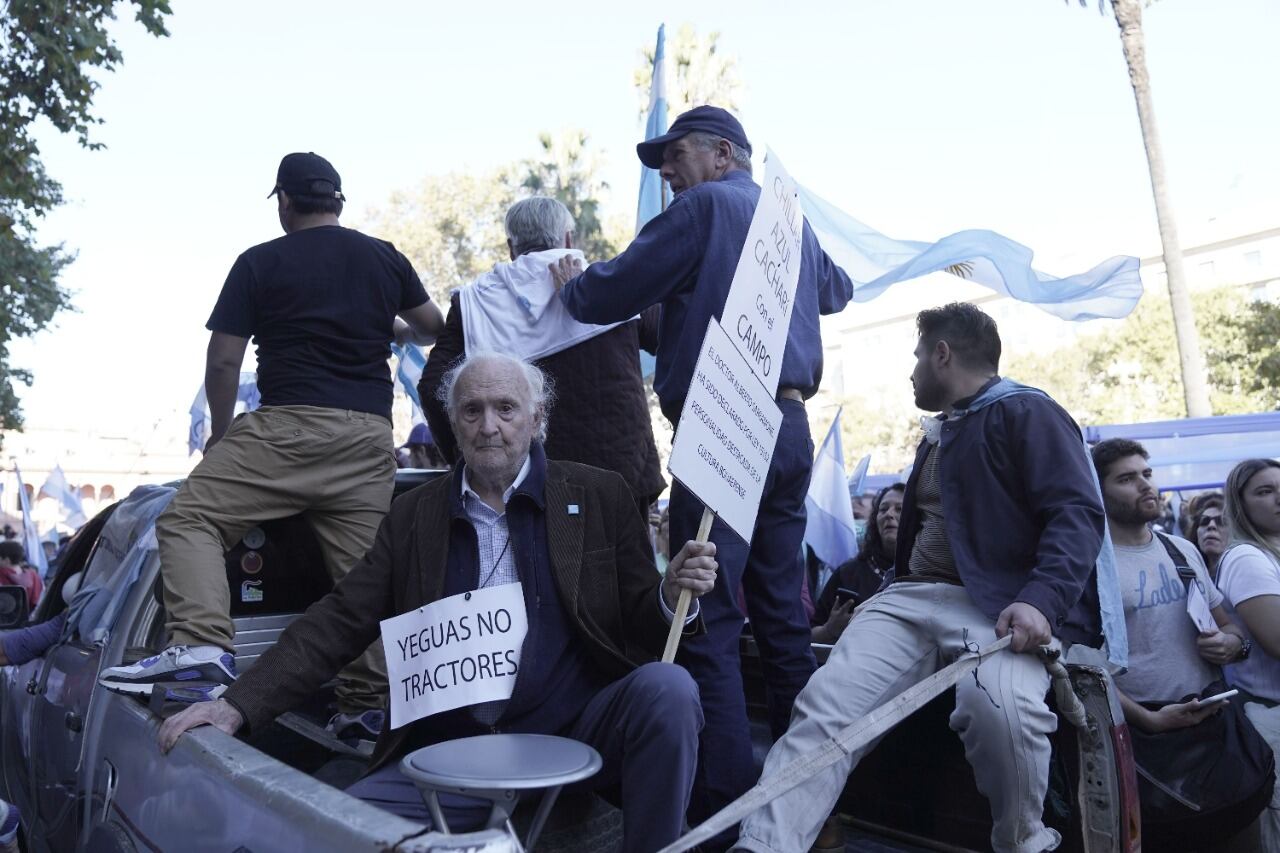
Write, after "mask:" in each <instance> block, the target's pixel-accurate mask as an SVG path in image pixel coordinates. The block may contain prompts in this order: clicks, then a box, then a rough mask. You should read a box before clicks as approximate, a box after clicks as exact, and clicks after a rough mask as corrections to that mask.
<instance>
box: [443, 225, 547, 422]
mask: <svg viewBox="0 0 1280 853" xmlns="http://www.w3.org/2000/svg"><path fill="white" fill-rule="evenodd" d="M558 203H559V202H557V204H558ZM483 363H489V364H495V363H496V364H505V365H508V366H512V367H515V368H517V369H518V370H519V371H520V375H522V376H523V377H524V378H525V381H526V382H527V383H528V388H529V402H530V404H531V405H532V406H533V410H534V412H535V413H536V414H537V415H538V426H537V429H536V430H534V434H533V438H534V440H535V441H542V442H545V441H546V440H547V417H548V416H549V415H550V414H551V404H552V403H554V402H555V387H554V383H553V382H552V381H551V377H549V376H547V374H546V373H544V372H543V371H542V369H541V368H538V367H534V366H533V365H532V364H530V363H529V362H527V361H525V360H523V359H519V358H516V357H515V356H513V355H507V354H506V353H501V352H494V351H492V350H480V351H478V352H473V353H471V354H470V355H466V356H463V357H462V358H460V359H458V360H457V361H455V362H454V363H453V365H452V366H451V367H450V368H449V370H448V371H447V372H446V373H445V375H444V376H443V377H441V379H440V388H439V389H438V390H437V391H436V399H437V400H439V401H440V403H441V404H442V405H443V406H444V410H445V413H446V414H448V416H449V424H450V425H451V426H455V430H454V431H455V432H456V431H457V430H456V423H455V418H454V415H455V414H456V409H457V405H458V380H460V379H462V375H463V374H464V373H466V372H467V370H468V369H470V368H472V367H474V366H476V365H479V364H483Z"/></svg>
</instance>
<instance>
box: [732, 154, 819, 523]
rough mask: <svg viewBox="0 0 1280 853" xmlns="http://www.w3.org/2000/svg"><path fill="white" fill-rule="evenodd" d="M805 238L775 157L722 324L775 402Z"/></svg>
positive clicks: (796, 200)
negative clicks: (774, 397) (801, 247)
mask: <svg viewBox="0 0 1280 853" xmlns="http://www.w3.org/2000/svg"><path fill="white" fill-rule="evenodd" d="M803 233H804V217H803V215H802V213H801V210H800V196H799V189H798V187H797V186H796V182H795V181H794V180H792V178H791V176H790V175H789V174H787V170H786V169H785V168H783V166H782V163H781V162H780V161H779V160H778V157H777V155H776V154H774V153H773V152H772V151H769V152H768V153H767V155H766V157H765V164H764V186H763V188H762V189H761V191H760V202H759V204H757V205H756V211H755V213H754V214H753V215H752V217H751V226H750V227H749V228H748V229H747V241H746V243H744V244H743V247H742V254H741V255H739V256H738V266H737V268H736V269H735V270H734V273H733V283H732V284H731V285H730V286H729V296H728V297H727V298H726V299H725V302H724V310H723V311H721V312H720V324H721V325H722V326H724V328H725V331H726V332H728V333H729V334H730V335H731V336H732V337H733V343H734V345H735V346H736V347H737V348H738V351H739V352H741V353H742V357H743V358H744V359H746V361H747V364H748V365H750V367H751V370H752V372H753V373H755V375H756V377H757V378H759V380H760V383H761V384H762V385H764V387H765V390H766V391H768V393H769V396H770V397H772V396H773V395H774V394H777V393H778V376H779V374H780V373H781V372H782V356H783V353H784V352H785V351H786V348H787V333H788V332H789V330H790V328H791V309H792V307H793V305H794V303H795V296H796V284H797V283H798V282H799V281H800V254H801V252H800V246H801V237H802V236H803ZM746 538H748V539H749V538H750V536H747V537H746Z"/></svg>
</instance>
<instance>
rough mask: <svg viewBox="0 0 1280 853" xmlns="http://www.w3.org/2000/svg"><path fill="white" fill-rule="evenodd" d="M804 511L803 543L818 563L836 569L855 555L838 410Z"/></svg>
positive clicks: (815, 465) (816, 463) (820, 453)
mask: <svg viewBox="0 0 1280 853" xmlns="http://www.w3.org/2000/svg"><path fill="white" fill-rule="evenodd" d="M841 411H843V409H842V410H841ZM868 462H870V460H868ZM804 509H805V514H806V516H807V518H806V520H805V528H804V541H805V543H806V544H807V545H808V546H809V547H810V548H811V549H813V553H815V554H817V555H818V559H819V560H821V561H822V562H824V563H826V564H827V565H828V566H838V565H840V564H841V563H843V562H844V561H845V560H848V559H850V558H852V557H853V556H854V555H856V554H857V553H858V529H857V528H856V527H855V526H854V524H853V507H852V506H851V505H850V503H849V480H848V479H847V478H846V477H845V473H844V447H843V446H842V443H841V441H840V412H839V411H837V412H836V417H835V420H833V421H832V422H831V429H829V430H827V437H826V438H825V439H823V441H822V447H821V448H819V450H818V456H817V458H816V459H814V460H813V475H812V477H810V479H809V494H808V495H806V496H805V499H804Z"/></svg>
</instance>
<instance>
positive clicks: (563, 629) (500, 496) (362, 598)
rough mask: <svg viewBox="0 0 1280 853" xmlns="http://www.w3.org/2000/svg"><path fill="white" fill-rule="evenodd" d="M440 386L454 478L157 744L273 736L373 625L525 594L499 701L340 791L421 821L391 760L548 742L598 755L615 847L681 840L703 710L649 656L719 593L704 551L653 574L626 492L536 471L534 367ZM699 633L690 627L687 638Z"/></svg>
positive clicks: (462, 374)
mask: <svg viewBox="0 0 1280 853" xmlns="http://www.w3.org/2000/svg"><path fill="white" fill-rule="evenodd" d="M446 387H447V389H448V391H447V393H446V395H445V399H446V404H447V407H448V410H449V417H450V419H451V421H452V424H453V428H454V432H455V434H456V435H457V436H458V438H459V444H460V447H461V449H462V457H463V464H462V465H460V466H458V467H457V468H456V469H455V470H454V472H453V474H452V476H451V477H442V478H440V479H437V480H434V481H432V482H430V483H428V484H426V485H424V486H421V487H419V488H418V489H415V490H414V491H413V492H410V493H408V494H406V495H404V496H403V497H401V498H400V499H399V500H398V501H396V502H395V504H394V505H393V506H392V508H391V512H390V514H389V515H388V516H387V519H386V521H385V522H384V523H383V525H382V527H381V529H380V530H379V531H378V535H377V538H376V540H375V542H374V545H373V549H372V550H371V551H370V552H369V554H368V555H367V556H366V557H365V558H364V560H363V561H362V562H361V563H360V564H359V565H358V566H356V567H355V568H354V569H353V570H352V571H351V572H350V573H349V574H348V575H347V576H346V577H345V578H343V580H342V581H341V582H340V583H339V584H338V586H337V587H336V588H335V589H334V591H333V592H332V593H330V594H329V595H328V596H327V597H325V598H324V599H322V600H321V601H320V602H319V603H318V604H316V605H315V606H313V607H312V608H311V609H310V610H308V611H307V613H306V615H305V616H303V617H302V618H301V619H299V620H297V621H296V622H294V623H293V624H292V625H291V626H290V627H289V629H288V630H287V631H285V633H284V634H283V635H282V636H281V638H280V640H279V642H278V643H277V644H276V645H275V646H274V647H273V648H272V649H271V650H270V651H268V652H267V653H266V654H264V655H263V656H262V657H261V658H260V659H259V660H258V662H257V663H256V664H255V665H254V667H253V668H252V669H250V670H249V671H248V672H246V673H245V674H244V675H243V676H241V677H240V679H239V680H238V681H237V682H236V683H235V684H234V685H232V686H231V687H230V688H228V690H227V692H226V693H225V694H223V697H222V698H221V699H219V700H217V701H214V702H208V703H201V704H199V705H195V706H192V707H191V708H190V709H188V710H186V711H183V712H182V713H181V714H178V715H176V716H174V717H173V718H171V719H170V720H168V721H167V722H166V723H165V724H164V726H163V727H162V728H161V730H160V742H161V747H162V748H163V749H165V750H168V749H169V748H170V747H172V745H173V743H174V742H175V741H176V740H177V738H178V736H179V735H180V734H181V733H182V732H183V731H186V730H187V729H189V728H192V727H193V726H197V725H201V724H205V723H211V724H213V725H215V726H217V727H218V728H220V729H222V730H223V731H226V732H228V733H234V732H236V731H237V730H239V729H240V728H241V727H243V726H246V725H247V726H248V727H250V728H255V727H259V726H262V725H265V724H267V723H269V722H270V721H271V720H272V719H273V718H274V717H275V716H276V715H278V714H280V713H282V712H283V711H285V710H287V709H288V708H290V707H292V706H294V705H296V704H298V703H300V702H301V701H303V700H304V699H306V698H307V697H308V696H309V695H310V694H311V693H312V692H313V691H315V690H316V689H318V688H319V687H320V686H321V685H322V684H323V683H324V682H325V681H326V680H327V679H329V678H330V677H332V675H333V673H334V672H336V671H337V670H338V669H339V668H340V667H341V666H342V665H343V664H344V663H345V662H346V661H348V660H350V659H351V658H353V657H355V656H356V655H357V654H359V653H360V651H361V650H362V649H364V648H365V647H366V646H367V645H368V644H369V643H370V642H372V641H373V640H374V639H375V638H377V636H378V634H379V623H380V621H381V620H383V619H388V618H390V617H392V616H395V615H397V614H402V613H407V612H410V611H413V610H416V609H417V608H419V607H423V606H424V605H428V604H431V603H433V602H437V601H439V600H441V599H443V598H446V597H449V596H454V595H461V594H463V593H467V592H471V591H475V590H489V589H490V588H494V587H500V586H502V585H504V584H511V583H519V584H521V588H520V590H521V592H520V594H521V595H522V597H523V599H524V606H525V611H526V616H527V622H528V633H527V634H526V636H525V638H524V641H523V645H522V647H521V656H520V660H519V671H518V675H517V677H516V678H515V680H514V687H513V688H512V691H511V693H510V696H509V697H506V698H502V699H499V700H495V701H485V702H480V703H478V704H473V705H469V706H464V707H459V708H456V709H454V710H451V711H445V712H442V713H438V714H434V715H432V716H429V717H427V718H425V719H423V720H420V721H418V722H416V723H411V724H409V725H407V726H404V727H402V728H399V729H396V730H392V729H390V728H387V727H384V728H383V731H382V734H381V736H380V737H379V738H378V744H377V747H376V749H375V751H374V754H373V760H372V764H371V766H370V770H369V773H368V774H367V775H366V776H365V778H363V779H362V780H360V781H359V782H357V783H356V784H355V785H354V786H353V787H352V788H351V789H349V791H350V793H352V794H353V795H354V796H357V797H360V798H362V799H366V800H368V801H371V802H373V803H375V804H376V805H379V806H382V807H383V808H386V809H388V810H390V811H394V812H396V813H398V814H401V815H403V816H406V817H409V818H412V819H417V820H422V821H423V822H429V820H430V818H429V815H428V812H427V809H426V806H425V804H424V803H423V801H422V799H421V798H420V796H419V795H418V793H417V791H416V789H415V788H414V786H413V785H412V783H411V782H410V781H409V780H408V779H407V778H406V777H404V775H403V774H401V773H400V771H399V767H398V766H397V762H396V761H395V759H397V758H399V757H401V756H402V755H404V754H405V753H406V752H408V751H410V750H412V749H415V748H418V747H422V746H426V745H429V744H431V743H437V742H440V741H444V740H451V739H454V738H459V737H467V736H472V735H477V734H483V733H486V732H530V733H540V734H558V735H563V736H567V737H572V738H575V739H578V740H581V741H583V742H585V743H588V744H590V745H592V746H593V747H595V748H596V749H597V750H598V751H599V752H600V753H601V756H602V757H603V759H604V768H603V770H602V771H601V773H600V774H599V775H598V776H597V777H596V778H595V779H594V780H593V781H594V782H595V783H596V784H598V785H599V786H601V787H607V788H613V787H614V786H617V788H618V789H620V791H621V803H620V805H621V806H622V810H623V816H624V849H626V850H628V851H642V850H653V849H656V848H658V847H662V846H663V845H665V844H666V843H668V842H670V841H672V840H674V839H675V838H677V837H678V836H679V834H680V831H681V828H682V823H683V819H684V812H685V809H686V807H687V805H688V800H689V792H690V789H691V786H692V783H693V772H694V767H695V765H696V762H697V745H698V732H699V730H700V729H701V727H702V710H701V706H700V703H699V699H698V691H697V688H696V686H695V685H694V683H693V680H692V679H691V678H690V677H689V675H688V673H686V672H685V671H684V670H683V669H681V668H680V667H678V666H675V665H672V664H664V663H658V662H655V661H654V658H655V657H656V655H657V654H658V653H659V652H660V650H661V649H662V645H663V641H664V639H665V637H666V634H667V630H668V627H669V625H670V622H671V620H672V618H673V615H672V611H673V610H674V609H675V604H676V600H677V598H678V597H679V594H680V591H681V590H682V589H688V590H689V591H690V592H692V593H693V594H694V595H695V596H701V595H702V594H704V593H706V592H707V591H709V590H710V589H711V588H712V587H713V586H714V584H715V571H716V562H715V559H714V554H715V546H714V545H711V544H707V543H702V544H699V543H695V542H689V543H687V544H685V546H684V547H683V548H682V549H681V550H680V553H679V554H677V555H676V556H675V557H674V558H673V559H672V561H671V563H670V565H669V566H668V569H667V572H666V575H665V576H663V575H659V574H658V572H657V570H656V568H655V567H654V563H653V556H652V551H651V549H650V547H649V541H648V537H647V536H646V531H645V528H644V524H643V522H642V521H641V519H640V517H639V516H638V515H637V513H636V512H635V510H634V503H633V501H632V498H631V493H630V491H629V489H628V487H627V484H626V483H625V482H624V481H623V479H622V478H621V477H620V476H618V475H617V474H615V473H612V472H607V471H602V470H599V469H596V468H591V467H588V466H585V465H579V464H575V463H568V462H555V461H548V460H547V459H546V457H545V455H544V453H543V451H542V446H541V443H540V441H539V434H540V432H541V430H542V429H543V427H544V425H545V423H546V411H545V397H544V385H543V377H542V374H541V372H540V371H539V370H538V369H537V368H535V367H532V366H531V365H529V364H526V363H524V362H521V361H519V360H517V359H514V358H511V357H510V356H506V355H498V354H494V353H483V354H476V355H473V356H472V357H471V358H470V359H468V360H467V361H465V362H464V363H463V364H462V365H460V366H459V367H458V368H456V369H455V370H454V371H452V372H451V375H450V376H448V377H447V378H446ZM699 628H700V623H699V621H698V618H697V615H696V613H695V614H694V615H693V616H691V617H690V621H689V623H688V628H687V629H686V630H698V629H699ZM393 686H394V687H396V688H397V689H398V687H399V685H393ZM444 799H445V798H444V797H442V800H444ZM460 800H461V801H460ZM444 805H445V806H446V809H445V814H446V820H447V821H448V823H449V825H450V827H451V828H454V829H459V830H463V829H467V828H469V827H470V828H474V827H475V826H476V825H477V824H478V823H481V822H482V821H483V818H484V816H485V815H486V814H487V809H485V808H482V807H479V804H478V803H477V802H476V801H474V800H472V801H470V802H467V801H465V798H459V799H455V800H453V801H451V802H445V803H444Z"/></svg>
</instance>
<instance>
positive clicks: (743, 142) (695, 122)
mask: <svg viewBox="0 0 1280 853" xmlns="http://www.w3.org/2000/svg"><path fill="white" fill-rule="evenodd" d="M694 131H702V132H703V133H710V134H714V135H715V136H719V137H721V138H723V139H727V140H729V141H730V142H732V143H733V144H734V145H737V146H738V147H739V148H742V149H744V150H745V151H746V152H747V153H748V154H750V153H751V143H750V142H748V141H747V132H746V131H745V130H743V129H742V123H741V122H740V121H738V120H737V119H736V118H734V117H733V115H732V114H731V113H730V112H729V111H728V110H723V109H721V108H720V107H711V106H705V107H694V108H693V109H691V110H689V111H688V112H687V113H681V114H680V117H679V118H677V119H676V120H675V121H673V122H672V123H671V129H670V130H668V131H667V132H666V133H664V134H662V135H661V136H655V137H654V138H653V139H646V140H645V141H644V142H641V143H639V144H638V145H636V154H638V155H639V156H640V162H641V163H644V164H645V165H646V166H648V167H649V168H650V169H659V168H661V167H662V149H664V148H666V147H667V143H668V142H675V141H676V140H677V139H679V138H680V137H682V136H684V135H685V134H686V133H693V132H694Z"/></svg>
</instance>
